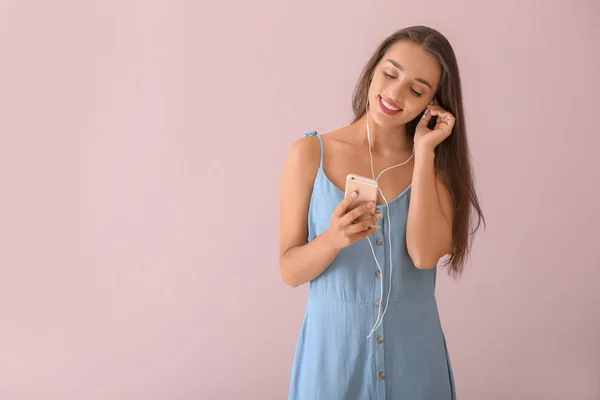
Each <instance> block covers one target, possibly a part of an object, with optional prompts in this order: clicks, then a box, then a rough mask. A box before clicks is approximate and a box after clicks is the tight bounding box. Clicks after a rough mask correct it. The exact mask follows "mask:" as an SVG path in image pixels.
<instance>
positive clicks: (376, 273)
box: [375, 270, 381, 278]
mask: <svg viewBox="0 0 600 400" xmlns="http://www.w3.org/2000/svg"><path fill="white" fill-rule="evenodd" d="M375 276H376V277H378V278H381V271H380V270H377V271H375Z"/></svg>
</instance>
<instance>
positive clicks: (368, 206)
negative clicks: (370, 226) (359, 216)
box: [367, 201, 375, 209]
mask: <svg viewBox="0 0 600 400" xmlns="http://www.w3.org/2000/svg"><path fill="white" fill-rule="evenodd" d="M374 206H375V204H374V203H373V202H372V201H371V202H369V203H367V208H369V209H371V208H373V207H374Z"/></svg>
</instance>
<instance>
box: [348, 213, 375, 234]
mask: <svg viewBox="0 0 600 400" xmlns="http://www.w3.org/2000/svg"><path fill="white" fill-rule="evenodd" d="M380 219H381V214H375V215H374V216H372V217H371V218H369V219H367V220H365V221H362V222H359V223H358V224H352V225H351V226H350V227H349V228H348V234H349V235H350V236H352V235H354V234H356V233H359V232H362V231H364V230H367V229H370V228H372V227H373V226H375V224H376V223H377V221H379V220H380Z"/></svg>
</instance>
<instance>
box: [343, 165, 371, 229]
mask: <svg viewBox="0 0 600 400" xmlns="http://www.w3.org/2000/svg"><path fill="white" fill-rule="evenodd" d="M352 192H356V193H357V197H356V199H355V200H354V201H353V202H352V204H350V207H349V208H348V212H350V211H352V210H354V209H355V208H357V207H360V206H362V205H364V204H366V203H368V202H370V201H372V202H373V203H375V204H377V195H378V194H379V185H378V184H377V181H376V180H375V179H371V178H367V177H364V176H360V175H355V174H348V176H346V190H345V193H346V196H348V195H349V194H350V193H352ZM373 215H375V207H373V208H372V209H371V210H369V212H367V213H366V214H363V215H361V216H360V217H358V218H357V219H356V220H354V222H361V221H364V220H366V219H369V218H371V217H372V216H373Z"/></svg>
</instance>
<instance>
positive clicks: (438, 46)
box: [352, 26, 485, 278]
mask: <svg viewBox="0 0 600 400" xmlns="http://www.w3.org/2000/svg"><path fill="white" fill-rule="evenodd" d="M400 40H410V41H412V42H414V43H417V44H419V45H421V46H422V47H423V50H424V51H426V52H428V53H429V54H431V55H432V56H433V57H434V58H435V59H436V60H437V62H438V63H439V65H440V67H441V70H442V76H441V80H440V84H439V89H438V91H437V93H436V95H435V97H436V98H437V101H438V103H439V104H440V106H441V107H442V108H444V109H446V110H448V111H449V112H451V113H452V115H454V118H455V124H454V128H453V130H452V134H451V135H450V136H449V137H448V138H447V139H446V140H444V141H443V142H442V143H440V144H439V145H438V146H437V147H436V149H435V169H436V172H437V173H439V174H440V175H441V177H442V178H443V179H444V182H445V183H446V184H447V185H448V187H449V188H450V192H451V193H452V197H453V200H454V215H453V224H452V227H453V228H452V250H451V252H450V257H449V258H448V259H447V260H446V262H445V263H444V266H448V265H449V269H448V274H449V275H451V276H453V277H454V278H457V277H459V276H460V274H461V272H462V270H463V267H464V264H465V262H466V259H467V257H468V255H469V253H470V250H471V245H472V241H473V235H474V234H475V232H476V231H477V230H478V229H479V227H480V225H481V223H482V222H483V224H484V226H485V218H484V216H483V213H482V211H481V207H480V206H479V200H478V197H477V193H476V191H475V185H474V182H473V176H472V173H471V156H470V153H469V146H468V144H467V135H466V128H465V118H464V114H463V103H462V94H461V85H460V77H459V72H458V64H457V62H456V56H455V55H454V50H453V49H452V46H451V45H450V43H449V42H448V40H447V39H446V38H445V37H444V36H443V35H442V34H441V33H439V32H438V31H436V30H435V29H432V28H429V27H426V26H411V27H407V28H404V29H401V30H399V31H397V32H395V33H393V34H392V35H390V36H389V37H388V38H387V39H385V40H384V41H383V42H382V43H381V44H380V45H379V47H377V50H375V53H374V54H373V56H372V57H371V59H370V60H369V61H368V62H367V64H366V65H365V67H364V69H363V71H362V73H361V76H360V78H359V80H358V84H357V85H356V88H355V89H354V95H353V98H352V110H353V111H354V121H353V123H355V122H357V121H358V120H360V119H361V118H362V117H363V115H364V114H365V108H366V104H367V103H366V102H367V98H368V92H369V86H370V84H371V79H372V78H373V74H374V72H375V68H376V67H377V65H378V64H379V62H380V61H381V59H382V57H383V56H384V54H385V53H386V52H387V51H388V49H389V48H390V47H391V46H392V45H394V44H395V43H396V42H398V41H400ZM423 111H425V110H423ZM422 115H423V113H420V114H419V115H418V116H417V117H416V118H415V119H413V120H412V121H410V122H408V123H407V124H406V132H407V134H408V135H410V136H412V137H414V135H415V129H416V127H417V124H418V122H419V120H420V119H421V116H422Z"/></svg>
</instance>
